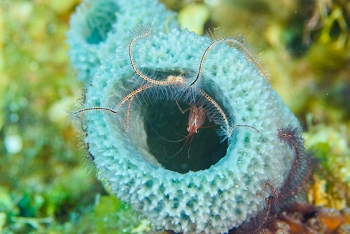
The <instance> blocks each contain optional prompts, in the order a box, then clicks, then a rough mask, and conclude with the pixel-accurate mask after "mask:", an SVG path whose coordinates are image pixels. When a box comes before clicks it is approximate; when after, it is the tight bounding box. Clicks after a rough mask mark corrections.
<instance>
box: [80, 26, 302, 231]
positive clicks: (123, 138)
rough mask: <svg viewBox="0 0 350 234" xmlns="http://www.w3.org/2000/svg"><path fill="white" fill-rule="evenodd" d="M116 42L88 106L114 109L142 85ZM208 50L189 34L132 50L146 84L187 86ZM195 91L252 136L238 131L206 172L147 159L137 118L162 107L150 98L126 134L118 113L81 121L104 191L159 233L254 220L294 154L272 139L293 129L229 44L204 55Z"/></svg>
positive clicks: (144, 98) (156, 35) (160, 36)
mask: <svg viewBox="0 0 350 234" xmlns="http://www.w3.org/2000/svg"><path fill="white" fill-rule="evenodd" d="M132 34H135V32H133V33H132ZM116 43H117V44H116V48H117V52H116V53H111V54H110V56H107V57H105V58H103V59H102V60H101V66H100V67H99V68H98V69H97V70H96V72H95V73H94V77H93V79H92V83H91V85H90V86H89V87H88V90H87V93H86V104H85V105H86V107H89V106H105V107H110V108H112V109H113V108H115V107H116V105H117V104H118V103H120V102H121V100H122V99H123V98H124V97H125V95H127V94H128V93H130V92H132V91H134V90H135V89H137V88H138V87H140V86H141V85H142V84H144V82H143V81H142V79H141V78H140V77H139V76H137V75H135V71H134V70H133V69H132V67H131V65H130V60H129V55H128V43H127V42H125V41H121V40H119V41H116ZM210 43H211V41H210V39H209V38H205V37H200V36H198V35H196V34H194V33H191V32H188V31H179V30H177V29H172V30H171V31H170V32H169V33H162V32H153V33H151V34H150V35H149V36H147V37H144V38H141V39H139V40H138V41H137V42H135V46H134V53H133V57H134V59H135V64H136V66H137V67H138V68H139V69H140V70H141V71H143V72H145V73H146V74H147V75H148V76H149V77H152V78H154V79H159V76H160V74H184V76H185V77H186V79H189V80H190V79H192V78H194V77H193V74H195V73H196V71H197V70H198V66H199V62H200V59H201V57H202V55H203V53H204V50H205V49H206V48H207V47H208V46H209V45H210ZM157 77H158V78H157ZM200 88H201V89H202V90H204V91H205V92H206V93H208V94H209V95H210V96H211V97H212V98H213V99H214V100H215V101H217V102H218V103H219V104H220V105H221V106H222V107H223V109H224V110H225V112H226V113H227V116H228V118H229V123H230V124H231V125H233V124H245V125H250V126H253V127H255V128H256V129H258V130H259V132H255V131H252V130H251V129H248V128H236V129H235V131H234V134H233V136H232V137H231V138H230V141H229V144H228V148H227V151H226V155H225V156H224V157H223V158H222V159H221V160H220V161H219V162H218V163H216V164H214V165H212V166H211V167H210V168H209V169H206V170H201V171H197V172H193V171H190V172H188V173H185V174H180V173H178V172H174V171H171V170H168V169H166V168H165V167H164V166H162V165H161V164H160V163H159V162H157V160H156V158H155V157H154V156H153V155H152V153H150V150H149V147H151V146H149V145H148V144H147V137H148V136H147V134H146V131H145V121H146V120H145V118H144V116H143V114H144V112H143V111H144V110H145V108H146V109H147V108H148V106H150V105H153V103H154V101H155V100H156V99H157V100H158V101H159V100H160V101H161V100H162V99H166V98H168V97H166V96H167V95H168V94H167V93H166V92H164V93H160V91H159V92H158V91H157V89H154V90H152V91H150V92H145V93H144V94H140V98H139V99H140V101H139V102H138V104H135V105H134V106H133V108H131V112H130V131H129V132H126V131H125V128H124V125H123V121H124V120H125V119H124V118H125V113H120V115H119V113H118V114H112V115H111V114H107V113H102V112H97V113H96V112H94V113H90V112H89V113H86V120H87V122H86V124H87V126H88V129H87V137H86V139H85V141H86V143H87V144H89V151H90V153H91V154H92V155H93V156H94V158H95V159H94V162H95V163H96V166H97V168H98V169H99V171H100V176H101V177H103V178H105V179H107V180H108V181H109V182H110V184H111V187H112V190H113V191H114V192H115V193H116V194H117V196H118V197H119V198H121V199H122V200H124V201H127V202H129V203H131V204H132V206H133V207H134V209H135V210H138V211H140V212H142V213H143V214H144V215H145V216H146V217H147V218H148V219H150V220H151V221H152V222H154V223H155V224H156V225H157V226H158V227H160V228H165V229H168V230H173V231H175V232H184V233H203V232H204V233H225V232H228V230H229V229H231V228H233V227H237V226H239V225H240V224H241V223H243V222H244V221H245V220H248V219H249V218H253V217H255V216H256V215H257V213H258V212H259V211H260V210H261V209H262V207H264V206H265V205H266V201H265V199H266V198H267V197H268V193H262V194H261V195H257V194H258V193H259V192H260V191H261V189H262V185H263V184H264V183H265V182H266V181H267V180H271V179H274V178H281V179H280V181H276V186H277V187H278V186H280V185H281V184H282V183H283V179H285V177H286V175H287V174H288V172H289V170H290V168H291V163H292V161H293V153H292V152H291V150H290V149H289V148H288V146H287V145H286V144H285V143H283V142H281V141H280V140H279V139H278V135H277V132H278V129H279V128H281V127H283V126H285V125H288V124H292V125H293V126H299V123H298V121H297V119H296V118H295V116H294V115H293V114H292V113H291V112H290V111H289V109H288V108H287V107H286V106H285V105H284V104H283V102H282V100H281V98H280V97H279V96H278V95H277V94H276V93H275V91H273V90H272V89H271V87H270V85H269V84H268V83H267V82H266V80H265V79H264V78H263V77H262V76H260V74H259V72H258V69H257V68H256V67H255V65H254V63H250V62H249V61H247V59H246V57H245V55H244V54H242V53H241V52H240V51H238V50H236V49H235V48H234V47H230V46H229V45H227V44H224V43H222V44H218V45H217V46H215V48H213V49H212V50H211V51H210V52H209V53H208V55H207V59H206V60H205V62H204V64H203V76H202V78H201V80H200ZM118 111H120V112H125V111H126V109H125V108H124V109H120V110H118ZM166 111H167V110H166V109H162V110H159V112H166ZM153 147H154V146H153ZM155 150H157V149H155ZM203 158H205V157H204V155H203Z"/></svg>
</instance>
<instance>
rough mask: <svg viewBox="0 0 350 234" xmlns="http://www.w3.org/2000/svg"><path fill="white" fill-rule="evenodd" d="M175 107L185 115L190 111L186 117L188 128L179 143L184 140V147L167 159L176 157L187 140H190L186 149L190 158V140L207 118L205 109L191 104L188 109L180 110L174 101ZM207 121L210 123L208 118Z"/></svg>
mask: <svg viewBox="0 0 350 234" xmlns="http://www.w3.org/2000/svg"><path fill="white" fill-rule="evenodd" d="M175 102H176V104H177V107H178V108H179V110H180V111H181V113H182V114H185V113H186V112H187V111H190V114H189V116H188V127H187V131H188V134H187V136H185V137H184V138H182V139H181V140H180V141H182V140H185V143H184V145H183V146H182V147H181V149H180V150H179V151H178V152H177V153H175V154H174V155H172V156H170V157H169V158H173V157H175V156H176V155H178V154H179V153H180V152H181V151H182V150H183V148H184V147H185V145H186V143H187V141H188V139H190V146H189V148H188V157H189V158H190V149H191V144H192V140H193V137H194V134H195V133H197V132H198V129H199V128H202V126H203V124H204V122H205V120H206V117H207V112H206V109H205V108H204V107H202V106H200V107H196V106H195V105H194V104H193V103H191V104H190V107H189V108H187V109H185V110H182V108H181V107H180V105H179V103H178V102H177V100H175ZM208 119H209V121H210V122H211V119H210V118H209V116H208Z"/></svg>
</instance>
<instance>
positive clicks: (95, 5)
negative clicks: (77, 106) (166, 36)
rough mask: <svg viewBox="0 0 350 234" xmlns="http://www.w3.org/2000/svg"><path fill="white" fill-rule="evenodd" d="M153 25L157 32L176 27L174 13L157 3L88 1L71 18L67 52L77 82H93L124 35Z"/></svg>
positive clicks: (109, 0)
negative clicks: (76, 74) (142, 25)
mask: <svg viewBox="0 0 350 234" xmlns="http://www.w3.org/2000/svg"><path fill="white" fill-rule="evenodd" d="M146 22H154V24H153V28H154V30H158V29H159V30H163V31H164V30H167V29H168V28H174V27H177V23H176V21H175V15H174V13H172V12H170V11H167V10H166V9H165V7H164V6H163V5H161V4H158V2H157V1H156V0H146V1H115V0H86V1H84V2H83V3H82V4H81V5H80V6H79V7H78V8H77V10H76V12H75V14H73V15H72V16H71V20H70V30H69V31H68V33H67V38H68V39H67V43H68V44H69V46H70V50H69V52H68V54H69V56H70V59H71V61H72V64H73V67H74V68H75V70H76V71H77V72H78V79H79V80H81V81H84V82H90V81H91V78H92V76H93V75H94V72H95V70H96V68H97V67H99V66H100V60H101V59H102V58H103V57H105V56H106V55H107V54H108V53H110V52H115V50H116V45H117V44H116V41H118V40H120V38H121V37H122V35H123V32H125V31H126V30H129V29H130V28H133V27H134V26H135V25H137V24H141V23H146Z"/></svg>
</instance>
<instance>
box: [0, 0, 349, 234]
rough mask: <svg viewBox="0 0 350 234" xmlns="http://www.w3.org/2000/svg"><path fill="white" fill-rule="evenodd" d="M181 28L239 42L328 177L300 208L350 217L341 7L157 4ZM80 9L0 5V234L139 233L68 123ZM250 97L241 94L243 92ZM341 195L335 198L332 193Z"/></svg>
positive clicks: (345, 36)
mask: <svg viewBox="0 0 350 234" xmlns="http://www.w3.org/2000/svg"><path fill="white" fill-rule="evenodd" d="M162 2H164V3H165V4H166V6H167V8H168V9H171V10H173V11H176V12H178V13H179V15H178V21H179V24H180V25H181V26H182V27H184V28H185V27H188V28H189V29H190V30H193V31H195V32H197V33H198V34H203V33H205V31H206V30H207V29H211V30H212V31H213V30H214V28H225V29H228V30H229V31H232V32H233V33H234V34H233V35H239V34H243V35H244V36H245V37H246V38H247V41H248V44H250V45H252V47H253V48H254V49H255V51H256V54H258V56H259V57H260V59H261V61H262V63H263V64H264V65H265V67H266V68H267V70H268V71H269V74H270V82H271V84H272V86H273V88H274V89H275V90H276V91H277V93H278V94H279V95H280V96H281V97H282V98H283V100H284V102H285V103H286V105H287V106H289V108H290V109H291V110H292V112H293V113H295V114H296V116H297V117H298V119H299V121H300V122H301V123H302V125H303V127H304V130H305V133H304V136H305V138H306V147H307V148H308V149H310V150H313V152H314V153H315V157H316V158H318V159H319V160H320V162H321V164H322V166H323V168H324V169H325V170H326V171H327V172H328V174H329V175H330V176H331V180H329V178H325V177H324V176H322V174H320V173H315V174H314V175H313V183H310V184H309V185H308V186H307V194H308V201H309V202H310V203H311V204H314V205H316V206H326V207H332V208H336V209H339V210H340V209H343V208H344V207H346V206H348V207H349V202H350V200H349V197H348V194H347V192H346V191H348V190H349V188H350V147H349V136H350V105H349V102H350V39H349V35H350V3H349V2H348V1H347V0H312V1H311V0H307V1H302V0H299V1H297V0H292V1H290V0H289V1H287V0H281V1H269V0H250V1H244V0H216V1H214V0H207V1H191V0H182V1H175V0H173V1H170V0H169V1H162ZM79 3H80V1H75V0H65V1H55V0H34V1H20V0H11V1H10V0H2V1H1V8H0V51H1V53H0V94H1V95H0V108H1V109H0V173H1V174H0V232H2V233H29V232H30V233H147V232H153V230H152V224H151V223H150V222H149V221H147V220H145V219H143V218H142V217H141V216H140V215H138V214H136V213H135V212H134V211H132V210H131V208H130V207H129V206H128V205H127V204H125V203H122V202H120V201H119V200H118V199H117V198H116V197H115V196H114V195H111V196H109V189H108V187H107V186H106V185H104V184H103V183H101V182H99V181H98V180H97V179H96V176H95V172H94V171H93V168H92V166H91V165H90V164H87V163H86V161H84V160H83V159H82V158H83V157H82V155H84V153H83V150H84V149H83V148H82V146H81V143H80V141H81V139H79V138H78V137H77V134H76V132H75V131H74V129H73V127H72V126H71V123H70V122H69V120H68V119H67V111H68V110H69V108H70V106H71V105H72V104H73V103H74V102H75V101H76V99H77V98H79V96H80V95H81V93H82V90H83V88H84V87H83V85H82V84H81V83H80V82H79V81H77V80H76V74H75V72H74V70H73V68H72V66H71V65H70V63H69V59H68V56H67V50H68V45H67V44H66V43H65V40H66V32H67V31H68V29H69V17H70V15H71V14H72V13H73V12H74V10H75V7H76V6H77V5H78V4H79ZM253 88H254V87H252V89H253ZM339 188H343V189H344V191H345V192H344V191H341V189H339Z"/></svg>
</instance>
